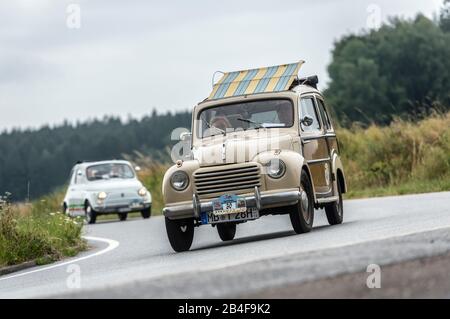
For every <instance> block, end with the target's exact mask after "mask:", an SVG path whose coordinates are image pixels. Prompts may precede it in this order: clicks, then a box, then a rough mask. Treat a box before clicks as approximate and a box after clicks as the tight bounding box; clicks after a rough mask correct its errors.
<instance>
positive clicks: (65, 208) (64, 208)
mask: <svg viewBox="0 0 450 319" xmlns="http://www.w3.org/2000/svg"><path fill="white" fill-rule="evenodd" d="M62 209H63V214H64V215H68V211H67V204H66V203H64V204H63V207H62Z"/></svg>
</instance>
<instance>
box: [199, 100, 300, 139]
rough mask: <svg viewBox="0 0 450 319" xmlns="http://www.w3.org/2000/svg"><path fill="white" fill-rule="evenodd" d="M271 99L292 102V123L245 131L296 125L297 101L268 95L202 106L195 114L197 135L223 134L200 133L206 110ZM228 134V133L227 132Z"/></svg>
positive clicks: (201, 137)
mask: <svg viewBox="0 0 450 319" xmlns="http://www.w3.org/2000/svg"><path fill="white" fill-rule="evenodd" d="M270 100H278V101H279V100H286V101H288V102H289V103H290V104H291V110H292V123H291V125H289V126H283V127H280V126H274V127H270V126H268V127H262V128H250V129H247V130H244V132H247V131H257V130H258V129H263V130H268V129H273V128H277V129H290V128H292V127H294V125H295V102H294V101H293V100H292V99H291V98H290V97H287V96H280V97H266V98H259V99H248V100H240V101H233V102H228V103H220V104H214V105H211V106H207V107H205V108H202V109H201V110H199V111H198V112H197V114H196V116H195V122H196V123H195V127H194V129H195V134H193V135H195V137H196V138H197V139H199V140H203V139H205V138H206V139H208V138H214V137H216V136H217V135H219V136H221V135H223V134H214V135H209V136H201V135H200V125H202V121H203V119H202V118H201V116H202V114H203V112H204V111H206V110H209V109H212V108H216V107H223V106H231V105H236V104H245V103H253V102H262V101H270ZM225 135H226V134H225Z"/></svg>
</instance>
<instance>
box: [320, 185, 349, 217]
mask: <svg viewBox="0 0 450 319" xmlns="http://www.w3.org/2000/svg"><path fill="white" fill-rule="evenodd" d="M337 189H338V195H339V199H338V200H337V201H336V202H334V203H332V204H330V205H327V206H325V213H326V214H327V219H328V223H329V224H330V225H337V224H342V221H343V220H344V205H343V202H342V190H341V183H339V180H338V181H337Z"/></svg>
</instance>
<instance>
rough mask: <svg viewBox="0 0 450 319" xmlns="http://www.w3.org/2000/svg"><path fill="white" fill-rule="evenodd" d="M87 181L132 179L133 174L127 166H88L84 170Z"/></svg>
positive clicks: (111, 164) (116, 164) (112, 164)
mask: <svg viewBox="0 0 450 319" xmlns="http://www.w3.org/2000/svg"><path fill="white" fill-rule="evenodd" d="M86 177H87V179H88V180H89V181H95V180H101V179H111V178H124V179H125V178H134V172H133V170H132V169H131V167H130V166H129V165H127V164H118V163H108V164H98V165H92V166H89V167H88V168H87V169H86Z"/></svg>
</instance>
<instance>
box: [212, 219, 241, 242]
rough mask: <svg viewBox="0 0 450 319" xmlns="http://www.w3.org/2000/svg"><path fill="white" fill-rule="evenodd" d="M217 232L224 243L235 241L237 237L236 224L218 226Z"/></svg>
mask: <svg viewBox="0 0 450 319" xmlns="http://www.w3.org/2000/svg"><path fill="white" fill-rule="evenodd" d="M216 227H217V232H218V233H219V237H220V239H222V240H223V241H229V240H233V239H234V236H235V235H236V223H221V224H217V226H216Z"/></svg>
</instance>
